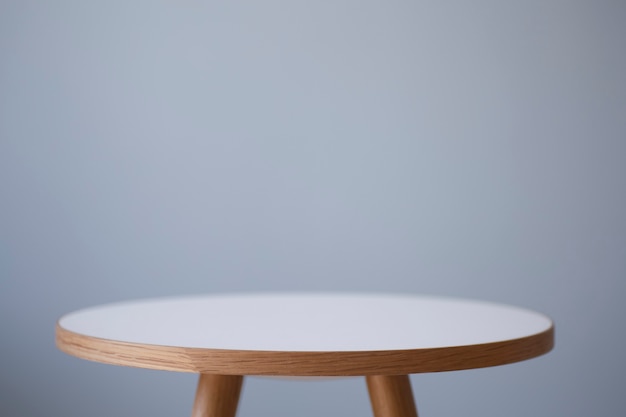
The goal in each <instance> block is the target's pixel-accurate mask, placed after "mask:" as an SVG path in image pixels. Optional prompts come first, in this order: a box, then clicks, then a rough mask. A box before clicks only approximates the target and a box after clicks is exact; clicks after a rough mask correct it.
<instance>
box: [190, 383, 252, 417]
mask: <svg viewBox="0 0 626 417" xmlns="http://www.w3.org/2000/svg"><path fill="white" fill-rule="evenodd" d="M242 384H243V377H242V376H240V375H209V374H200V377H199V378H198V388H197V390H196V398H195V400H194V403H193V410H192V412H191V417H235V414H237V404H238V403H239V394H240V393H241V385H242Z"/></svg>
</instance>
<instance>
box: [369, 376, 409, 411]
mask: <svg viewBox="0 0 626 417" xmlns="http://www.w3.org/2000/svg"><path fill="white" fill-rule="evenodd" d="M366 380H367V390H368V391H369V394H370V401H371V402H372V410H373V411H374V417H417V409H416V408H415V401H413V391H411V381H410V380H409V376H408V375H391V376H384V375H375V376H368V377H366Z"/></svg>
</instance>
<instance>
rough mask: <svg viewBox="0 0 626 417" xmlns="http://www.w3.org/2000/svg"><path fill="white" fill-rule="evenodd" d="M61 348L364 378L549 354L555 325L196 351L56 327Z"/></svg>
mask: <svg viewBox="0 0 626 417" xmlns="http://www.w3.org/2000/svg"><path fill="white" fill-rule="evenodd" d="M56 344H57V346H58V347H59V349H61V350H62V351H63V352H65V353H68V354H70V355H73V356H77V357H79V358H83V359H88V360H92V361H96V362H102V363H108V364H115V365H123V366H132V367H139V368H150V369H161V370H168V371H179V372H196V373H207V374H218V375H275V376H361V375H364V376H367V375H404V374H413V373H422V372H442V371H453V370H461V369H471V368H484V367H488V366H496V365H504V364H507V363H513V362H519V361H523V360H526V359H530V358H534V357H536V356H539V355H542V354H545V353H547V352H549V351H550V350H551V349H552V347H553V345H554V327H550V328H549V329H547V330H546V331H544V332H541V333H538V334H535V335H531V336H528V337H523V338H519V339H513V340H507V341H502V342H495V343H486V344H478V345H467V346H455V347H444V348H428V349H408V350H379V351H352V352H345V351H341V352H282V351H252V350H224V349H199V348H183V347H171V346H158V345H147V344H138V343H127V342H119V341H114V340H107V339H101V338H96V337H91V336H85V335H81V334H78V333H74V332H71V331H69V330H66V329H64V328H62V327H61V326H60V325H59V324H57V327H56Z"/></svg>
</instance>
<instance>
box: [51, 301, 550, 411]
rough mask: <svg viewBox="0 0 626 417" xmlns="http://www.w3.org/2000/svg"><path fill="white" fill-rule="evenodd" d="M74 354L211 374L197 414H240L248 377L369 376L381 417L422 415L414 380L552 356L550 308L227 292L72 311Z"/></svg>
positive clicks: (66, 339)
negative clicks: (425, 374) (547, 312)
mask: <svg viewBox="0 0 626 417" xmlns="http://www.w3.org/2000/svg"><path fill="white" fill-rule="evenodd" d="M56 343H57V346H58V347H59V348H60V349H61V350H62V351H64V352H66V353H68V354H70V355H74V356H77V357H79V358H83V359H89V360H93V361H97V362H103V363H109V364H115V365H124V366H134V367H140V368H151V369H161V370H169V371H180V372H195V373H199V374H200V377H199V382H198V387H197V391H196V398H195V402H194V407H193V412H192V416H193V417H209V416H211V417H232V416H234V415H235V413H236V409H237V403H238V399H239V393H240V390H241V385H242V382H243V377H244V376H246V375H266V376H302V377H320V376H326V377H328V376H331V377H332V376H365V377H366V380H367V386H368V391H369V394H370V400H371V403H372V408H373V410H374V415H375V416H376V417H400V416H402V417H405V416H406V417H415V416H417V411H416V407H415V404H414V401H413V395H412V391H411V386H410V381H409V378H408V374H412V373H422V372H441V371H452V370H461V369H471V368H482V367H487V366H496V365H503V364H507V363H513V362H518V361H522V360H526V359H530V358H533V357H536V356H539V355H542V354H544V353H546V352H548V351H550V350H551V349H552V346H553V343H554V326H553V323H552V321H551V320H550V319H549V318H548V317H546V316H544V315H542V314H539V313H536V312H533V311H529V310H526V309H522V308H518V307H512V306H507V305H501V304H495V303H488V302H478V301H471V300H463V299H454V298H442V297H431V296H414V295H411V296H409V295H381V294H341V293H338V294H334V293H331V294H326V293H320V294H315V293H312V294H298V293H266V294H263V293H260V294H220V295H205V296H191V297H176V298H161V299H149V300H138V301H131V302H122V303H115V304H109V305H104V306H98V307H92V308H88V309H84V310H80V311H77V312H74V313H70V314H68V315H65V316H63V317H62V318H61V319H60V320H59V321H58V323H57V328H56Z"/></svg>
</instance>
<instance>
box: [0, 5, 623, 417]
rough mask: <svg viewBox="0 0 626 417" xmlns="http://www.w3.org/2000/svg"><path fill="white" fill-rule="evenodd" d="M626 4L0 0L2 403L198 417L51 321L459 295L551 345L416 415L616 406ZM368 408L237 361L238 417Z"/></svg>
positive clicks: (145, 373)
mask: <svg viewBox="0 0 626 417" xmlns="http://www.w3.org/2000/svg"><path fill="white" fill-rule="evenodd" d="M625 21H626V4H625V3H624V2H623V1H619V0H617V1H603V0H599V1H588V0H580V1H564V0H563V1H561V0H558V1H557V0H547V1H546V0H541V1H538V0H530V1H505V2H503V1H486V0H477V1H472V2H462V1H452V2H442V1H420V2H415V1H402V0H398V1H395V0H391V1H390V0H385V1H380V0H360V1H356V0H354V1H352V0H335V1H332V2H324V1H322V2H320V1H312V0H290V1H275V0H263V1H250V0H243V1H231V2H217V1H212V0H207V1H199V0H183V1H176V2H174V1H163V0H157V1H145V0H133V1H123V2H121V1H90V2H85V1H67V0H59V1H55V2H48V1H43V0H42V1H30V0H20V1H17V0H3V1H1V2H0V334H1V335H2V336H1V340H2V343H1V344H0V369H1V370H2V371H1V372H0V415H2V416H7V417H8V416H18V417H25V416H39V415H46V416H85V415H89V416H93V417H104V416H127V415H150V416H155V417H156V416H163V417H165V416H185V415H189V413H190V411H191V405H192V401H193V395H194V390H195V384H196V376H195V375H193V374H177V373H169V372H161V371H150V370H142V369H130V368H123V367H115V366H108V365H101V364H96V363H91V362H87V361H83V360H79V359H76V358H73V357H70V356H68V355H65V354H63V353H61V352H59V351H58V350H57V349H56V348H55V346H54V326H55V322H56V320H57V319H58V318H59V317H60V316H61V315H63V314H64V313H67V312H69V311H72V310H75V309H78V308H82V307H87V306H91V305H94V304H100V303H106V302H113V301H120V300H127V299H132V298H145V297H152V296H167V295H182V294H198V293H216V292H238V291H282V290H289V291H296V290H298V291H361V292H379V291H382V292H394V293H425V294H435V295H450V296H456V297H471V298H477V299H484V300H491V301H497V302H503V303H511V304H515V305H520V306H523V307H528V308H532V309H535V310H538V311H541V312H543V313H546V314H548V315H549V316H551V317H552V318H553V319H554V320H555V322H556V329H557V346H556V348H555V350H554V351H553V352H551V353H550V354H548V355H546V356H543V357H540V358H538V359H534V360H531V361H528V362H523V363H518V364H513V365H507V366H503V367H497V368H489V369H481V370H471V371H462V372H449V373H440V374H423V375H414V376H412V377H411V378H412V383H413V389H414V392H415V397H416V401H417V403H418V408H419V410H420V415H423V416H428V417H438V416H440V417H443V416H452V415H464V416H478V415H480V416H493V417H495V416H503V415H504V416H510V417H515V416H519V417H522V416H528V415H537V416H590V415H594V416H615V415H620V414H621V412H623V410H624V409H625V408H626V396H624V387H625V386H626V360H624V356H623V352H624V351H625V350H626V326H625V325H624V318H625V317H626V307H625V304H624V301H623V298H624V297H625V296H626V220H625V213H626V79H625V74H626V25H625V24H624V22H625ZM263 415H273V416H291V415H298V416H311V417H312V416H320V415H329V416H330V415H332V416H357V415H360V416H367V415H371V411H370V408H369V402H368V398H367V391H366V388H365V384H364V381H363V380H362V379H359V378H355V379H339V380H331V381H303V382H293V381H283V380H273V379H262V378H250V379H248V380H247V382H246V385H245V387H244V391H243V395H242V400H241V404H240V412H239V416H241V417H250V416H263Z"/></svg>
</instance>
